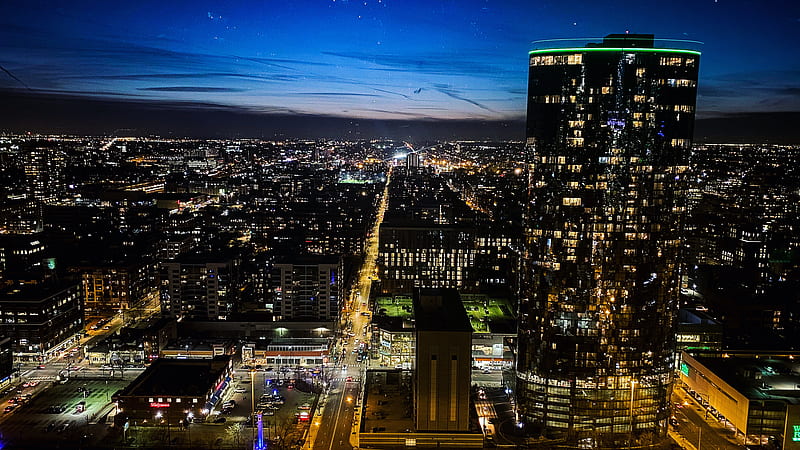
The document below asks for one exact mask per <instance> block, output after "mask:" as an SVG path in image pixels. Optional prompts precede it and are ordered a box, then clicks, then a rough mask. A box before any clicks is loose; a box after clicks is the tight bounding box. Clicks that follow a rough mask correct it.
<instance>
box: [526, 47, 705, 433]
mask: <svg viewBox="0 0 800 450" xmlns="http://www.w3.org/2000/svg"><path fill="white" fill-rule="evenodd" d="M624 41H625V42H624V44H625V45H624V48H623V47H621V46H620V43H619V42H618V41H615V40H614V38H611V37H609V38H606V40H605V41H604V42H603V44H594V45H589V46H587V47H586V48H562V49H549V50H535V51H533V52H531V54H530V72H529V84H528V122H527V151H528V154H529V157H530V160H529V162H530V166H529V169H530V181H529V193H530V196H529V203H528V207H527V210H526V255H525V258H524V261H523V268H524V271H523V272H524V278H523V289H522V298H521V301H520V314H519V345H518V357H517V402H518V412H519V416H520V420H521V421H522V422H524V423H526V424H527V425H528V426H529V427H533V429H534V432H536V430H537V429H538V430H541V431H540V432H541V434H542V435H543V436H545V437H548V438H551V439H557V440H559V441H561V442H562V443H563V444H565V445H567V446H575V447H580V448H620V446H627V445H635V446H647V445H650V444H654V443H658V442H659V441H661V440H663V439H664V438H665V436H666V430H667V419H668V417H669V394H670V392H671V389H672V370H673V359H674V354H673V351H674V346H675V315H676V313H677V300H678V293H679V270H678V269H679V264H678V261H679V254H680V251H681V245H682V240H681V227H682V223H683V220H684V215H685V199H686V190H687V187H686V177H687V175H688V174H687V171H688V166H689V154H690V150H691V149H690V144H691V138H692V133H693V127H694V109H695V98H696V92H697V74H698V63H699V55H700V54H699V52H695V51H687V50H677V49H676V50H671V49H660V48H654V47H653V38H652V36H648V35H629V36H626V37H625V38H624ZM563 444H562V445H563Z"/></svg>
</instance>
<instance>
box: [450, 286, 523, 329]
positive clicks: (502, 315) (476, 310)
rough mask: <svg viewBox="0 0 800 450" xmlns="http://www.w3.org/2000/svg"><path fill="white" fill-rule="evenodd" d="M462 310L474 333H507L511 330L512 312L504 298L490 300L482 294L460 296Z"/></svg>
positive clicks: (509, 304)
mask: <svg viewBox="0 0 800 450" xmlns="http://www.w3.org/2000/svg"><path fill="white" fill-rule="evenodd" d="M461 300H462V302H463V304H464V309H465V310H466V311H467V316H469V321H470V323H472V329H473V330H474V331H475V333H496V332H501V333H505V332H508V330H507V329H508V328H509V323H510V324H512V326H511V329H512V330H513V323H514V311H513V308H512V306H511V303H510V302H509V301H508V299H505V298H491V297H489V296H488V295H483V294H461Z"/></svg>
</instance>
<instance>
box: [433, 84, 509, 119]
mask: <svg viewBox="0 0 800 450" xmlns="http://www.w3.org/2000/svg"><path fill="white" fill-rule="evenodd" d="M434 88H435V89H436V90H437V91H439V92H441V93H442V94H444V95H446V96H448V97H451V98H454V99H456V100H461V101H462V102H467V103H469V104H470V105H475V106H477V107H478V108H481V109H484V110H486V111H489V112H492V113H493V112H497V111H494V110H493V109H491V108H489V107H488V106H485V105H482V104H480V103H478V102H476V101H475V100H470V99H468V98H466V97H462V96H461V95H460V93H459V91H457V90H455V89H452V88H450V87H449V86H447V85H444V84H435V85H434Z"/></svg>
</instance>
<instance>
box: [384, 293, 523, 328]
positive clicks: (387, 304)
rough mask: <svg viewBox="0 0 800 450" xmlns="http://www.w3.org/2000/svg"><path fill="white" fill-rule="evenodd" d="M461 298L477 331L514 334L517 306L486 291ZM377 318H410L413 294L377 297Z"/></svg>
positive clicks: (405, 319)
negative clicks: (489, 294)
mask: <svg viewBox="0 0 800 450" xmlns="http://www.w3.org/2000/svg"><path fill="white" fill-rule="evenodd" d="M461 300H462V303H463V305H464V309H465V310H466V311H467V316H468V317H469V321H470V323H471V324H472V329H473V330H474V332H475V333H513V332H514V331H515V326H514V323H515V322H514V309H513V307H512V306H511V302H509V301H508V299H504V298H492V297H490V296H488V295H484V294H461ZM375 314H376V315H375V318H376V319H378V320H379V321H380V318H381V317H383V318H386V319H390V320H402V321H407V320H411V319H413V317H414V305H413V301H412V298H411V296H410V295H394V296H381V297H377V298H376V299H375Z"/></svg>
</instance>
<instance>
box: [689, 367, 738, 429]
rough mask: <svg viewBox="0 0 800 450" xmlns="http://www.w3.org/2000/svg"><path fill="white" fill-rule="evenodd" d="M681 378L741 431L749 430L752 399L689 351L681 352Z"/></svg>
mask: <svg viewBox="0 0 800 450" xmlns="http://www.w3.org/2000/svg"><path fill="white" fill-rule="evenodd" d="M678 373H679V375H680V380H681V382H682V383H684V384H685V385H686V387H687V388H689V389H692V390H694V391H695V392H698V393H700V395H701V397H703V398H704V399H707V401H708V403H709V405H711V406H712V407H714V408H715V409H716V410H717V411H719V412H720V414H722V415H723V416H725V417H726V418H727V419H728V420H729V421H730V422H731V424H733V426H735V427H736V429H737V430H738V431H739V432H740V433H745V432H746V431H747V418H748V413H749V408H750V401H749V400H748V399H747V397H745V396H744V395H742V394H741V393H739V392H738V391H737V390H736V389H734V388H733V387H732V386H730V385H729V384H728V383H726V382H725V381H723V380H722V378H720V377H718V376H717V375H716V374H714V373H713V372H712V371H711V370H709V369H708V368H706V367H705V366H703V365H702V364H700V363H699V362H698V361H697V360H696V359H694V358H692V356H691V355H689V354H687V353H685V352H684V353H682V354H681V367H680V370H679V371H678Z"/></svg>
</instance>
